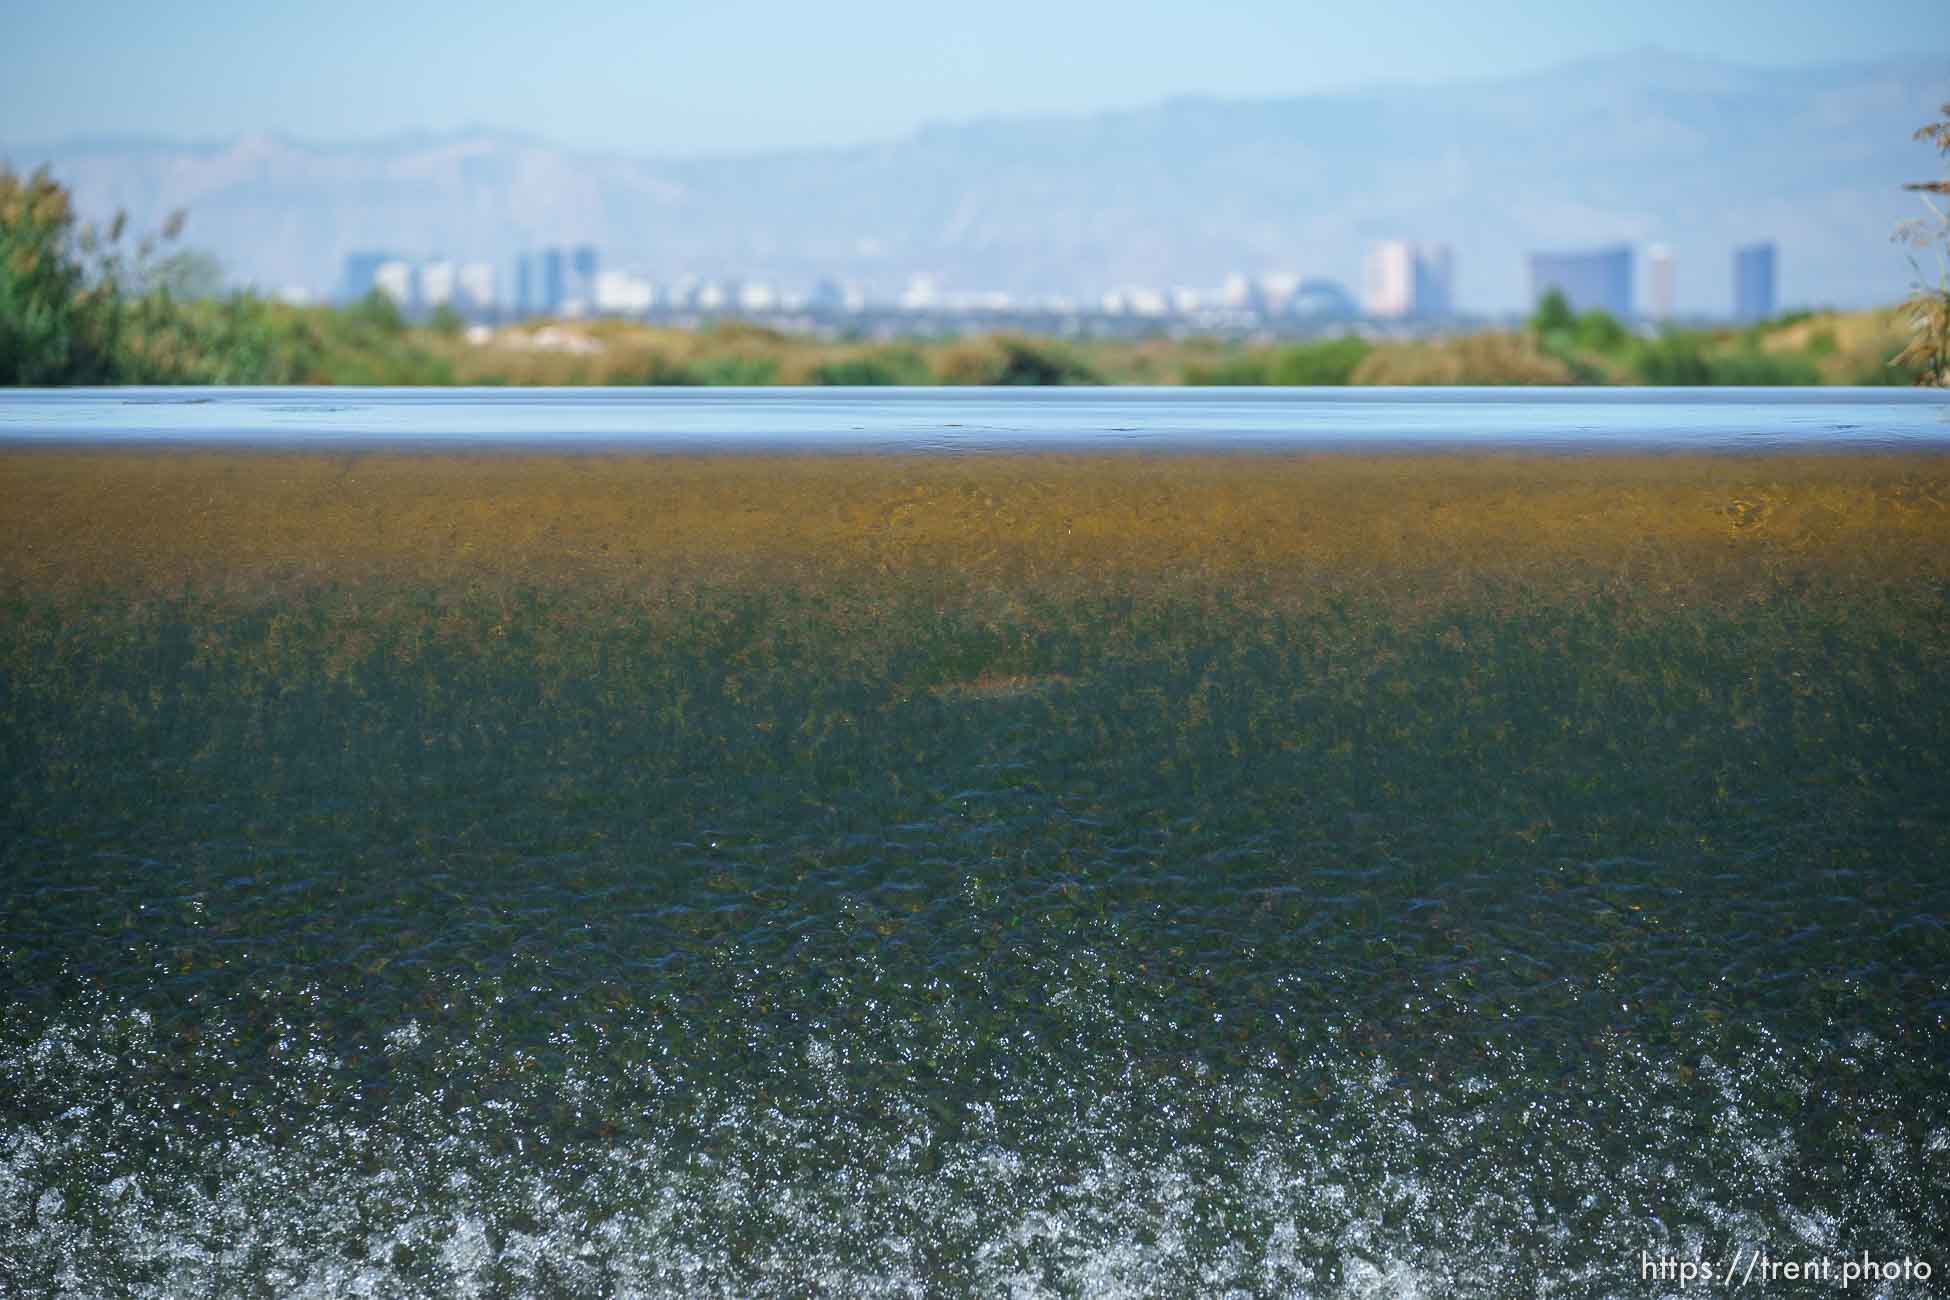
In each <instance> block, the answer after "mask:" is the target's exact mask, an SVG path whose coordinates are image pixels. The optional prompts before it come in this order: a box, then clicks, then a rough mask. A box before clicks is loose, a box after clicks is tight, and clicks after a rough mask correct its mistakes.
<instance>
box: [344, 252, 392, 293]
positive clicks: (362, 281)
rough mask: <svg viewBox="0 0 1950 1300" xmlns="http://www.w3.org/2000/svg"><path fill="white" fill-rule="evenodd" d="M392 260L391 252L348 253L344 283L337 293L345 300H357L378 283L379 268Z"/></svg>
mask: <svg viewBox="0 0 1950 1300" xmlns="http://www.w3.org/2000/svg"><path fill="white" fill-rule="evenodd" d="M393 260H394V257H393V255H392V254H391V253H348V254H346V257H345V283H344V284H343V285H342V286H340V289H339V293H340V295H341V296H342V297H343V299H344V300H345V301H346V302H357V301H359V299H361V298H363V297H365V296H366V295H367V294H369V293H371V292H372V291H373V290H374V289H375V288H377V287H378V284H379V268H380V267H382V266H384V265H386V263H388V262H391V261H393Z"/></svg>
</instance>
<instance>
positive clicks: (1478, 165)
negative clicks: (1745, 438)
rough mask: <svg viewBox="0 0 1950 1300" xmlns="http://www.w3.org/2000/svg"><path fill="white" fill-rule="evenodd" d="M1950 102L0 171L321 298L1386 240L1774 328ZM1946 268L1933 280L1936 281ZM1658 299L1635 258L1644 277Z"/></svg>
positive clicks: (1164, 118) (1675, 81)
mask: <svg viewBox="0 0 1950 1300" xmlns="http://www.w3.org/2000/svg"><path fill="white" fill-rule="evenodd" d="M1946 100H1950V58H1946V57H1945V56H1942V55H1932V56H1928V57H1918V58H1913V59H1907V60H1897V61H1885V62H1877V63H1850V64H1830V65H1818V66H1807V67H1800V68H1792V69H1780V68H1772V69H1757V68H1748V67H1741V66H1735V65H1730V64H1724V63H1717V62H1710V61H1704V60H1699V59H1693V58H1686V57H1681V56H1676V55H1671V54H1666V53H1661V52H1657V51H1640V52H1637V53H1633V54H1628V55H1622V56H1617V57H1608V58H1602V59H1594V60H1589V61H1585V62H1581V63H1577V64H1571V65H1566V66H1563V67H1560V68H1557V69H1554V70H1551V71H1547V72H1544V73H1539V74H1534V75H1527V76H1523V77H1516V78H1507V79H1502V80H1492V81H1479V82H1474V83H1470V84H1467V85H1462V86H1445V87H1440V88H1435V89H1417V88H1409V87H1387V88H1379V89H1375V90H1371V91H1358V92H1344V93H1336V94H1323V95H1310V96H1304V97H1296V98H1279V99H1253V100H1227V99H1218V98H1185V99H1175V100H1170V101H1166V102H1162V103H1159V104H1156V105H1153V106H1150V107H1143V108H1137V109H1129V110H1120V111H1115V112H1104V113H1093V114H1068V115H1060V116H1045V117H1020V118H996V119H987V120H982V121H977V122H970V123H966V124H961V125H951V126H937V127H930V128H926V129H923V130H920V131H918V132H916V133H914V134H912V135H909V136H907V137H906V138H903V139H899V140H895V141H892V142H889V143H884V144H876V145H870V146H860V147H852V148H844V149H820V150H802V151H789V152H779V153H774V154H769V155H762V156H752V155H742V156H735V157H716V158H713V157H687V158H678V159H651V158H631V157H624V156H618V155H614V154H596V153H586V152H578V151H574V150H570V149H565V148H560V147H556V146H554V145H551V144H549V143H546V142H543V141H539V140H534V139H528V138H523V137H520V136H516V135H512V134H508V133H503V132H498V131H493V130H479V131H466V132H458V133H452V134H443V135H428V136H418V137H396V138H391V139H385V140H377V141H369V142H361V143H306V142H299V141H296V140H291V139H286V138H281V137H276V136H265V135H257V136H245V137H240V138H236V139H231V140H226V141H221V142H214V143H212V142H205V143H198V144H181V143H173V142H163V141H153V140H150V141H132V140H120V141H118V140H96V141H73V142H66V143H55V144H31V143H16V144H11V145H7V146H0V156H4V157H5V158H6V159H7V160H8V162H9V163H10V164H11V165H13V166H14V167H15V168H17V169H27V168H31V167H33V166H36V165H38V164H41V163H48V164H50V165H51V166H52V169H53V171H54V173H55V175H56V176H57V177H58V178H60V179H62V180H64V181H66V182H67V183H69V184H70V185H72V186H73V188H74V189H75V191H76V194H77V196H78V198H79V200H80V203H81V205H82V207H83V209H84V211H86V212H88V213H90V214H95V215H107V214H110V213H112V212H113V211H115V210H116V209H118V208H120V209H126V210H127V211H128V212H129V214H130V216H131V218H132V219H133V221H134V223H135V226H136V228H137V229H153V228H154V227H156V226H158V225H160V223H161V221H162V218H163V216H164V215H165V214H166V213H167V212H168V211H170V210H171V209H174V208H179V207H180V208H185V209H187V210H188V212H189V226H188V231H187V236H186V242H187V243H188V244H189V245H191V246H194V247H197V248H200V249H205V250H208V251H210V252H212V253H214V254H215V255H216V256H217V257H218V258H219V259H220V260H221V261H222V262H223V264H224V266H225V268H226V270H227V271H228V273H229V274H230V275H231V277H232V278H233V279H235V280H237V281H239V282H248V283H253V284H255V285H257V286H259V287H262V288H265V289H271V290H276V289H283V288H286V287H302V288H304V289H306V290H309V291H311V292H312V293H314V294H323V293H328V292H330V291H332V290H333V289H335V287H336V286H337V284H338V282H339V279H340V275H341V271H342V267H343V260H344V258H345V255H346V254H347V253H349V252H352V251H355V250H363V249H375V250H389V251H393V252H396V253H398V254H400V255H403V256H406V257H409V258H421V257H428V256H442V257H448V258H452V259H456V260H472V259H486V260H490V261H493V262H494V263H495V264H496V266H497V269H498V270H499V271H500V273H501V278H502V284H503V287H504V293H505V288H506V285H507V282H508V278H509V275H508V272H509V263H510V262H511V259H512V258H513V256H514V254H515V253H516V252H517V251H518V250H520V249H524V248H531V247H535V246H538V245H542V244H569V243H585V242H586V243H591V244H594V245H595V246H597V248H598V249H599V250H600V251H601V255H602V259H603V263H604V265H605V266H614V267H627V268H631V269H634V270H638V271H641V272H642V273H644V274H646V275H648V276H649V277H650V278H651V279H652V280H654V281H657V282H659V283H664V282H668V281H670V280H672V279H674V278H676V277H677V276H679V275H680V274H685V273H690V274H695V275H699V276H704V277H714V278H731V279H740V280H764V281H767V282H769V283H772V284H774V285H779V286H782V287H785V288H788V289H790V288H795V287H797V288H804V287H806V286H809V285H810V284H811V283H812V282H814V281H816V280H818V279H821V278H826V277H831V278H833V279H836V280H843V281H857V282H860V283H863V284H865V285H866V286H867V287H868V288H869V289H870V290H871V291H873V292H875V293H877V294H878V295H880V296H883V297H887V296H891V295H892V294H893V293H895V292H897V291H898V289H899V287H900V286H901V285H902V284H903V283H905V282H906V280H907V279H908V278H909V277H910V276H912V275H914V274H917V273H933V274H936V275H938V276H939V277H940V279H941V283H942V285H943V286H944V288H945V289H947V290H949V291H980V290H1004V291H1009V292H1013V293H1015V294H1018V295H1024V296H1035V295H1042V294H1050V293H1067V294H1076V295H1083V296H1094V295H1096V294H1099V293H1102V292H1105V291H1107V290H1113V289H1119V288H1124V287H1140V286H1141V287H1151V288H1158V289H1162V290H1166V291H1169V290H1170V289H1171V288H1173V287H1174V286H1180V285H1185V286H1194V287H1210V286H1214V285H1217V284H1218V283H1219V282H1220V281H1221V280H1222V279H1224V278H1225V277H1226V276H1227V275H1229V274H1233V273H1241V274H1246V275H1251V276H1258V275H1263V274H1267V273H1273V272H1292V273H1295V274H1298V275H1301V276H1306V277H1317V276H1318V277H1329V278H1333V279H1337V280H1340V281H1341V282H1342V283H1344V284H1345V285H1346V286H1347V287H1348V288H1349V289H1351V290H1354V291H1356V292H1358V291H1359V288H1360V283H1359V281H1360V268H1361V258H1362V255H1363V252H1364V251H1365V249H1366V247H1367V246H1368V245H1369V244H1370V243H1371V242H1373V241H1376V240H1382V239H1395V238H1401V239H1413V240H1425V241H1435V242H1442V243H1447V244H1450V245H1451V246H1453V248H1454V250H1455V258H1456V303H1457V307H1458V308H1459V309H1460V310H1462V311H1464V312H1468V313H1481V314H1493V313H1503V312H1508V311H1514V310H1518V309H1521V308H1522V307H1524V306H1525V305H1526V303H1527V300H1528V286H1527V284H1526V281H1525V271H1524V262H1523V255H1524V253H1525V252H1526V251H1527V250H1530V249H1563V248H1571V247H1578V246H1584V245H1595V244H1602V243H1617V242H1626V243H1631V244H1634V245H1636V246H1637V247H1638V248H1639V249H1640V252H1641V254H1643V251H1644V249H1645V248H1646V247H1647V246H1649V245H1651V244H1655V243H1658V244H1665V245H1667V246H1669V247H1670V248H1671V249H1672V250H1673V255H1674V259H1675V262H1676V266H1677V292H1676V306H1677V308H1678V311H1679V312H1680V313H1681V314H1694V313H1699V314H1715V315H1717V314H1723V313H1724V312H1725V311H1726V310H1727V309H1728V307H1729V305H1730V298H1731V276H1732V271H1731V257H1732V250H1733V248H1734V247H1735V246H1736V245H1738V244H1743V243H1748V242H1752V241H1756V240H1763V239H1765V240H1773V241H1774V242H1776V243H1777V244H1778V246H1779V248H1780V268H1781V269H1780V275H1781V301H1782V304H1783V305H1784V306H1788V307H1793V306H1802V305H1816V304H1823V305H1834V306H1839V307H1858V306H1866V305H1874V304H1881V303H1887V302H1889V301H1891V300H1893V299H1895V298H1897V297H1898V296H1900V295H1901V294H1902V293H1903V292H1904V291H1905V289H1906V288H1907V286H1908V284H1909V282H1910V280H1911V278H1912V272H1911V269H1910V268H1909V266H1908V265H1907V263H1906V261H1905V258H1904V254H1903V250H1901V249H1900V248H1899V247H1897V246H1896V245H1894V244H1892V243H1891V241H1890V232H1891V230H1892V228H1893V227H1894V226H1895V225H1896V224H1897V223H1898V222H1899V221H1901V220H1904V219H1906V218H1909V217H1913V216H1917V215H1920V214H1921V213H1922V211H1923V209H1922V208H1921V206H1920V204H1919V203H1918V201H1917V199H1916V197H1915V196H1914V195H1908V194H1904V193H1902V192H1901V189H1900V186H1901V184H1902V183H1903V182H1904V181H1910V180H1919V179H1924V178H1926V177H1930V176H1932V175H1935V174H1937V173H1938V172H1939V171H1940V166H1939V164H1938V162H1937V160H1936V158H1935V156H1934V155H1933V154H1932V153H1931V151H1930V150H1929V148H1928V147H1927V146H1925V145H1922V144H1919V143H1916V142H1914V141H1912V140H1911V138H1910V137H1911V132H1912V131H1913V130H1914V129H1915V128H1916V127H1917V126H1919V125H1921V124H1922V123H1923V122H1925V121H1927V120H1929V119H1930V118H1931V117H1932V116H1933V115H1934V112H1935V110H1936V107H1937V106H1938V105H1939V104H1941V103H1943V102H1944V101H1946ZM1931 273H1932V274H1934V271H1933V270H1932V272H1931ZM1639 278H1640V289H1639V294H1640V301H1641V302H1643V301H1644V282H1645V275H1644V268H1643V258H1642V257H1641V266H1640V271H1639Z"/></svg>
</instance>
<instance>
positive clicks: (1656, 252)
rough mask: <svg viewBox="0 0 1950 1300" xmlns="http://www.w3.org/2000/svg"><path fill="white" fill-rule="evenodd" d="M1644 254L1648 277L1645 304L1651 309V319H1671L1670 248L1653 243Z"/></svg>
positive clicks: (1671, 276)
mask: <svg viewBox="0 0 1950 1300" xmlns="http://www.w3.org/2000/svg"><path fill="white" fill-rule="evenodd" d="M1645 256H1646V262H1647V268H1646V269H1647V271H1648V273H1649V278H1650V283H1649V284H1648V285H1647V286H1646V287H1647V290H1648V292H1647V295H1646V296H1647V297H1648V298H1649V299H1650V301H1649V302H1648V303H1647V304H1646V305H1647V306H1648V307H1649V308H1650V310H1651V313H1652V319H1653V320H1655V321H1660V322H1664V321H1669V320H1671V319H1672V304H1673V287H1674V280H1673V268H1672V250H1671V249H1670V248H1667V247H1666V246H1665V245H1664V244H1654V245H1653V246H1652V247H1651V249H1649V250H1648V251H1647V253H1646V255H1645Z"/></svg>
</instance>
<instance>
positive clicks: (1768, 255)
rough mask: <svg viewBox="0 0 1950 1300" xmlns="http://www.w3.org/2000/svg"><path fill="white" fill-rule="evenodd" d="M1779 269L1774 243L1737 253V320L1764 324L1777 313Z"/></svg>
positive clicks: (1735, 281) (1734, 272)
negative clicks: (1776, 299) (1775, 306)
mask: <svg viewBox="0 0 1950 1300" xmlns="http://www.w3.org/2000/svg"><path fill="white" fill-rule="evenodd" d="M1777 269H1778V268H1777V265H1776V261H1775V256H1774V245H1773V244H1772V243H1766V244H1749V245H1748V246H1747V247H1745V248H1736V249H1735V250H1733V318H1734V319H1735V320H1738V321H1761V320H1766V319H1767V318H1768V317H1770V316H1772V315H1773V314H1774V300H1775V283H1776V274H1777Z"/></svg>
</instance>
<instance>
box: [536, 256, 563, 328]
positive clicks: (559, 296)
mask: <svg viewBox="0 0 1950 1300" xmlns="http://www.w3.org/2000/svg"><path fill="white" fill-rule="evenodd" d="M562 260H563V259H562V250H561V249H559V248H544V249H543V250H542V301H541V310H542V313H543V314H544V315H547V316H553V315H554V314H555V313H557V312H559V311H561V310H562V304H563V303H564V302H566V301H568V297H569V290H568V283H567V277H566V275H565V274H564V271H565V268H564V267H563V265H562Z"/></svg>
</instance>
